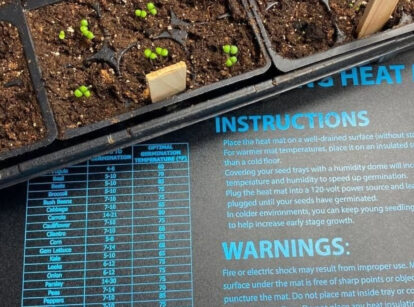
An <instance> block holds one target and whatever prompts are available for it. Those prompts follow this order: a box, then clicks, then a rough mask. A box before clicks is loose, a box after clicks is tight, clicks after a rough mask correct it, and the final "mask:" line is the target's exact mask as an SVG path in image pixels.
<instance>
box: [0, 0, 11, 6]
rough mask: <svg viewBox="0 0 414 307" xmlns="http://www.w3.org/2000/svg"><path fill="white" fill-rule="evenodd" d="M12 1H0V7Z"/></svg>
mask: <svg viewBox="0 0 414 307" xmlns="http://www.w3.org/2000/svg"><path fill="white" fill-rule="evenodd" d="M12 2H13V0H0V6H2V5H5V4H8V3H12Z"/></svg>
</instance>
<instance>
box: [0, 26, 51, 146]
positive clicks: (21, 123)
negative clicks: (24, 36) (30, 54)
mask: <svg viewBox="0 0 414 307" xmlns="http://www.w3.org/2000/svg"><path fill="white" fill-rule="evenodd" d="M0 92H1V95H0V152H5V151H8V150H12V149H16V148H19V147H21V146H25V145H29V144H33V143H36V142H37V141H39V140H41V139H42V138H44V137H45V135H46V128H45V125H44V123H43V120H42V115H41V111H40V107H39V105H38V103H37V99H36V95H35V93H34V91H33V87H32V82H31V79H30V74H29V70H28V67H27V62H26V58H25V55H24V51H23V47H22V44H21V43H20V38H19V32H18V30H17V29H16V27H14V26H12V25H11V24H9V23H4V22H0Z"/></svg>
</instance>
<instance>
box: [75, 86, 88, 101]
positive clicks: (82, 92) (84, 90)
mask: <svg viewBox="0 0 414 307" xmlns="http://www.w3.org/2000/svg"><path fill="white" fill-rule="evenodd" d="M73 95H75V97H76V98H82V97H84V96H85V97H86V98H89V97H91V95H92V93H91V91H90V90H89V88H88V87H87V86H86V85H81V86H79V87H78V88H77V89H76V90H75V91H74V92H73Z"/></svg>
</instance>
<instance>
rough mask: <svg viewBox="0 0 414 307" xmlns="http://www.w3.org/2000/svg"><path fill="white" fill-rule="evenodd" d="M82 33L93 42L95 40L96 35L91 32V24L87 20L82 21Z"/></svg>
mask: <svg viewBox="0 0 414 307" xmlns="http://www.w3.org/2000/svg"><path fill="white" fill-rule="evenodd" d="M80 31H81V32H82V35H83V36H85V37H86V38H87V39H89V40H92V39H94V38H95V35H94V34H93V32H92V31H89V23H88V21H87V20H86V19H82V20H81V21H80Z"/></svg>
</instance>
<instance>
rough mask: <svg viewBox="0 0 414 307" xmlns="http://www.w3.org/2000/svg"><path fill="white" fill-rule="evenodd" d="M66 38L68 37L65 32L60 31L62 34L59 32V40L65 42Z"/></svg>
mask: <svg viewBox="0 0 414 307" xmlns="http://www.w3.org/2000/svg"><path fill="white" fill-rule="evenodd" d="M65 37H66V34H65V31H63V30H62V31H60V32H59V39H60V40H64V39H65Z"/></svg>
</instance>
